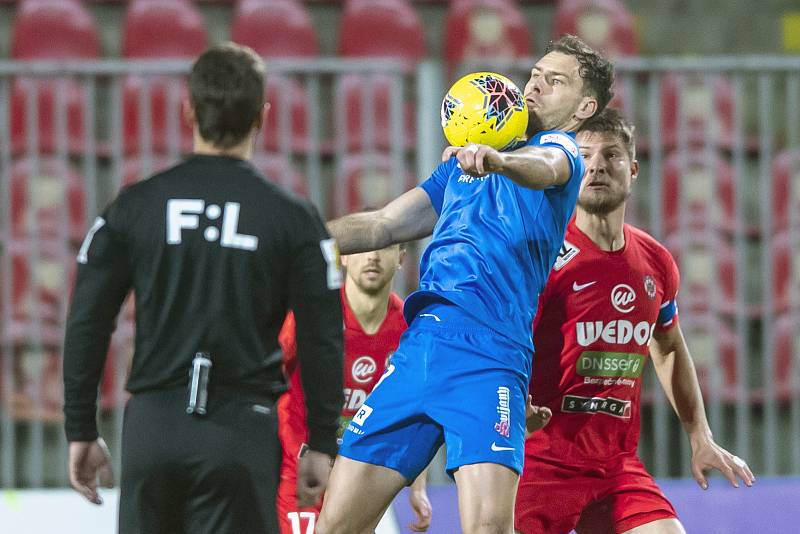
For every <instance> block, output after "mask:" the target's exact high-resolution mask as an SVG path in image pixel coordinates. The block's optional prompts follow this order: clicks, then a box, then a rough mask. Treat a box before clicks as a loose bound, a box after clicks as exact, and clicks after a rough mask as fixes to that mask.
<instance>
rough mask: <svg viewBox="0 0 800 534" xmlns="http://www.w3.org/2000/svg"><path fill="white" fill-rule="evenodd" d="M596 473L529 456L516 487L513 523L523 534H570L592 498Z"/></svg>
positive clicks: (596, 483) (595, 485)
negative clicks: (543, 533)
mask: <svg viewBox="0 0 800 534" xmlns="http://www.w3.org/2000/svg"><path fill="white" fill-rule="evenodd" d="M597 485H598V480H597V477H596V476H592V474H591V473H586V474H582V473H580V472H579V471H576V470H575V469H574V468H567V467H565V466H561V465H555V464H550V463H546V462H542V461H538V460H537V459H535V458H531V457H527V458H526V460H525V469H524V471H523V474H522V477H521V478H520V481H519V485H518V487H517V499H516V504H515V506H514V527H515V528H516V530H517V532H519V533H521V534H541V533H542V532H546V533H547V534H567V533H569V532H571V531H572V530H573V529H574V528H575V526H576V525H577V524H578V520H579V519H580V517H581V512H582V511H583V510H584V508H586V506H587V505H588V504H589V503H590V502H591V501H592V496H593V494H594V490H595V488H596V487H597Z"/></svg>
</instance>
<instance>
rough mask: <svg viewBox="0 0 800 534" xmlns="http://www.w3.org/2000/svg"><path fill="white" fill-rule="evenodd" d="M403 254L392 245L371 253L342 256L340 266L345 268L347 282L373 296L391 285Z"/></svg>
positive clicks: (398, 248) (397, 246)
mask: <svg viewBox="0 0 800 534" xmlns="http://www.w3.org/2000/svg"><path fill="white" fill-rule="evenodd" d="M404 254H405V252H404V251H401V250H400V246H399V245H392V246H390V247H386V248H384V249H381V250H374V251H372V252H363V253H361V254H350V255H349V256H342V264H343V265H344V266H345V267H347V278H348V282H352V283H354V284H355V285H356V286H357V287H358V288H359V289H360V290H361V291H363V292H364V293H367V294H369V295H374V294H377V293H379V292H380V291H381V290H383V289H384V288H385V287H386V286H387V285H390V284H391V283H392V279H393V278H394V273H395V272H397V269H398V268H399V267H400V263H401V261H402V258H403V255H404Z"/></svg>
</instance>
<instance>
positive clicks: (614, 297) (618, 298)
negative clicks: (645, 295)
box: [611, 284, 636, 313]
mask: <svg viewBox="0 0 800 534" xmlns="http://www.w3.org/2000/svg"><path fill="white" fill-rule="evenodd" d="M634 300H636V291H634V290H633V288H632V287H631V286H629V285H628V284H617V285H616V286H614V289H612V290H611V305H612V306H614V309H615V310H617V311H618V312H620V313H630V312H632V311H633V309H634V308H635V307H636V306H635V305H633V304H631V303H632V302H633V301H634Z"/></svg>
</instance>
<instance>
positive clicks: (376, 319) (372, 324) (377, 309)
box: [344, 281, 392, 335]
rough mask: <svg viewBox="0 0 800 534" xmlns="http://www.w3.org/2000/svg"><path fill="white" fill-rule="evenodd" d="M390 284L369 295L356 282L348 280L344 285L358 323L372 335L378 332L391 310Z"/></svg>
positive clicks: (348, 301) (348, 302)
mask: <svg viewBox="0 0 800 534" xmlns="http://www.w3.org/2000/svg"><path fill="white" fill-rule="evenodd" d="M391 289H392V288H391V287H390V284H387V285H386V287H384V288H383V289H381V290H380V292H378V293H376V294H374V295H369V294H367V293H364V292H363V291H361V290H360V289H359V288H358V287H357V286H356V284H354V283H352V282H350V281H348V282H347V283H346V284H345V286H344V294H345V297H346V298H347V304H348V306H350V309H351V310H353V314H354V315H355V316H356V319H357V320H358V324H360V325H361V328H362V329H363V330H364V332H365V333H367V334H369V335H372V334H374V333H375V332H377V331H378V330H379V329H380V327H381V325H382V324H383V320H384V319H386V314H387V313H388V311H389V292H390V291H391Z"/></svg>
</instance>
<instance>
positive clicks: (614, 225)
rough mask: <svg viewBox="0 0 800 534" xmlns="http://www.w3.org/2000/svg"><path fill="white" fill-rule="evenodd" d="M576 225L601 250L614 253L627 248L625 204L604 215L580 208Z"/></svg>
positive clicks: (576, 217)
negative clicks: (624, 227) (624, 229)
mask: <svg viewBox="0 0 800 534" xmlns="http://www.w3.org/2000/svg"><path fill="white" fill-rule="evenodd" d="M575 224H576V226H577V227H578V228H579V229H580V231H581V232H583V233H584V234H586V236H587V237H588V238H589V239H591V240H592V242H593V243H594V244H595V245H597V247H598V248H599V249H600V250H604V251H606V252H614V251H617V250H621V249H622V247H624V246H625V232H624V231H623V226H624V224H625V204H622V205H621V206H620V207H618V208H617V209H615V210H614V211H612V212H610V213H606V214H602V215H598V214H592V213H588V212H586V211H584V210H583V209H581V208H580V207H578V209H577V210H576V211H575Z"/></svg>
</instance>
